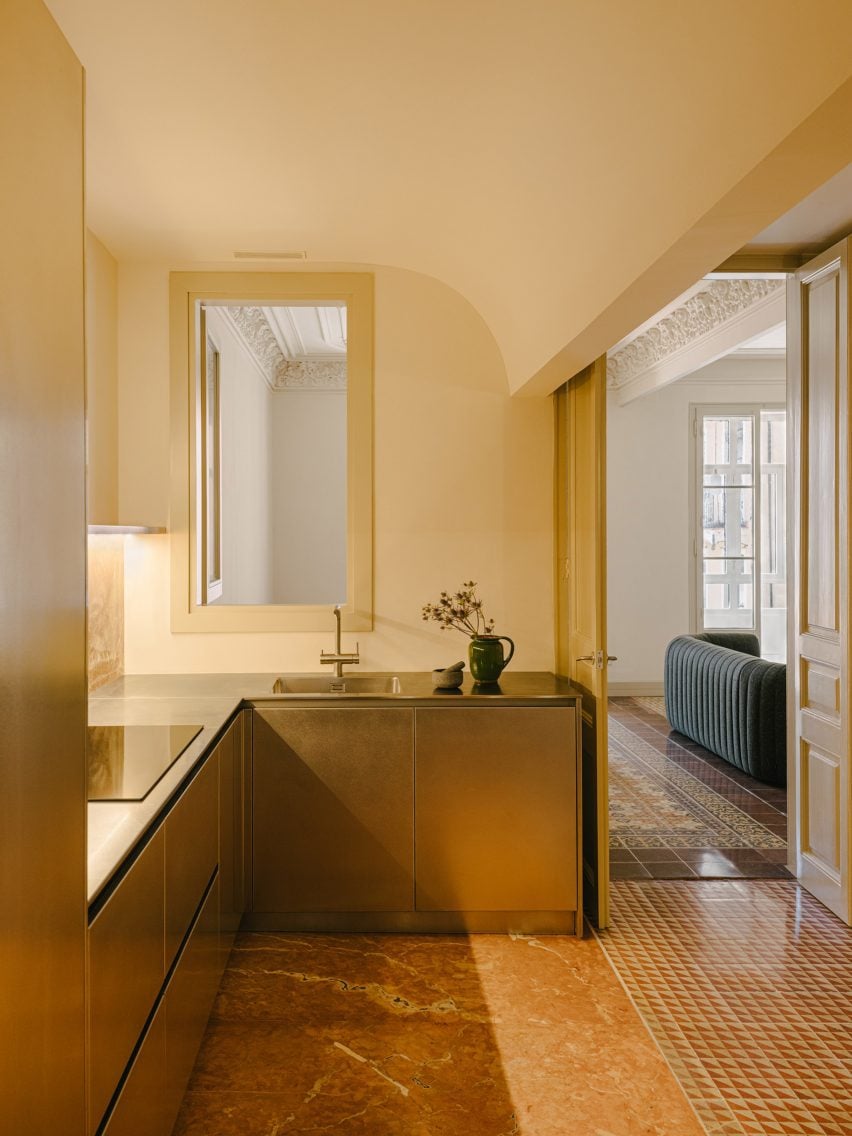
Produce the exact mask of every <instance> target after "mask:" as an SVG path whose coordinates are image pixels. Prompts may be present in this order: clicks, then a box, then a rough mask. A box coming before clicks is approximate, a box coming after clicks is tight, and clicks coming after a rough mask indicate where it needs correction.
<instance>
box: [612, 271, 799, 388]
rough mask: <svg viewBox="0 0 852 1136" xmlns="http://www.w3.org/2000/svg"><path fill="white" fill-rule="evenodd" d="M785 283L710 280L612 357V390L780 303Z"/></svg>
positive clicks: (777, 281)
mask: <svg viewBox="0 0 852 1136" xmlns="http://www.w3.org/2000/svg"><path fill="white" fill-rule="evenodd" d="M783 289H784V281H783V280H745V279H738V280H708V281H706V286H705V287H703V288H702V289H701V291H699V292H697V293H695V294H694V295H692V296H690V297H689V299H687V300H686V301H685V302H684V303H683V304H682V305H680V306H679V307H676V308H674V310H672V311H670V312H669V313H668V314H667V315H665V316H664V317H663V318H662V319H660V320H659V322H658V323H655V324H652V325H651V326H650V327H648V328H647V329H646V330H644V331H643V332H642V334H641V335H638V336H637V337H636V338H635V339H633V340H631V341H630V342H628V343H626V344H625V345H624V346H623V347H620V348H619V349H618V350H617V351H615V352H613V353H612V355H610V356H609V357H608V358H607V376H608V385H609V386H610V387H611V388H612V389H614V390H620V389H621V388H623V387H624V386H626V385H627V384H628V383H635V382H636V381H637V380H638V379H640V378H641V377H643V376H645V375H646V374H648V373H649V372H651V371H653V370H654V369H655V368H658V367H659V366H660V365H661V364H663V363H665V362H667V361H668V360H670V359H672V357H674V356H676V355H678V354H679V353H680V352H684V351H686V350H687V349H688V348H691V347H694V346H695V345H696V344H697V343H698V342H699V341H700V340H702V339H704V338H705V337H707V336H710V335H712V334H714V333H715V332H718V331H719V330H720V329H722V328H724V327H725V326H726V325H727V324H732V323H734V322H735V321H737V320H739V319H740V318H741V317H742V316H743V315H745V314H746V313H747V312H749V311H750V310H751V309H753V308H756V307H759V306H761V305H763V304H764V303H766V302H767V301H768V300H770V299H773V298H775V297H776V296H777V295H778V293H779V292H781V291H783Z"/></svg>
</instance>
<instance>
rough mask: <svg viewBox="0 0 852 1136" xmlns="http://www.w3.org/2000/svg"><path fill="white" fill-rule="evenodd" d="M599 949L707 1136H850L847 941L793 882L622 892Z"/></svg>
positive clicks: (847, 934) (635, 887) (851, 959)
mask: <svg viewBox="0 0 852 1136" xmlns="http://www.w3.org/2000/svg"><path fill="white" fill-rule="evenodd" d="M601 938H602V941H603V943H604V946H605V949H606V950H607V952H608V953H609V955H610V958H611V959H612V962H613V965H614V966H615V967H616V969H617V971H618V973H619V975H620V977H621V978H622V980H623V981H624V982H625V984H626V986H627V988H628V990H629V991H630V993H631V995H632V997H633V998H634V1001H635V1004H636V1005H637V1007H638V1008H639V1010H640V1013H642V1015H643V1017H644V1018H645V1020H646V1024H647V1025H648V1028H649V1029H650V1030H651V1032H652V1034H653V1035H654V1037H655V1038H656V1040H657V1042H658V1044H659V1045H660V1047H661V1049H662V1050H663V1052H664V1053H665V1054H666V1057H667V1058H668V1060H669V1063H670V1065H671V1067H672V1069H673V1070H674V1072H675V1074H676V1075H677V1076H678V1078H679V1080H680V1082H681V1084H682V1085H683V1086H684V1089H685V1091H686V1093H687V1095H688V1096H689V1098H690V1100H691V1102H692V1104H693V1106H694V1107H695V1109H696V1112H697V1114H698V1115H699V1116H700V1117H701V1118H702V1120H703V1121H704V1123H705V1125H706V1127H707V1131H708V1132H711V1133H714V1134H719V1133H724V1134H726V1136H744V1134H745V1133H754V1134H755V1136H757V1134H760V1136H764V1134H767V1133H778V1134H779V1136H805V1134H806V1133H812V1134H816V1136H825V1134H827V1133H839V1134H840V1136H849V1134H850V1133H852V1120H850V1118H852V930H850V928H848V927H846V926H845V925H844V924H842V923H841V922H840V921H839V920H837V919H836V918H835V917H834V916H833V915H831V914H830V913H829V912H828V911H826V910H825V908H823V907H822V906H821V905H820V904H819V903H818V902H817V901H816V900H814V899H813V898H812V897H811V896H809V895H808V894H807V893H805V892H803V891H800V890H799V889H798V887H797V886H796V885H795V883H794V882H792V881H790V882H775V881H761V882H756V881H750V882H745V881H740V882H735V881H713V882H696V883H692V884H689V883H660V884H656V883H651V884H635V883H621V884H616V885H614V887H613V925H612V927H611V929H610V930H609V931H607V932H605V933H604V934H603V935H602V936H601Z"/></svg>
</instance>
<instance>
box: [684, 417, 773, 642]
mask: <svg viewBox="0 0 852 1136" xmlns="http://www.w3.org/2000/svg"><path fill="white" fill-rule="evenodd" d="M693 437H694V439H695V461H696V465H695V468H696V475H697V476H696V487H697V492H696V495H695V510H694V517H695V518H696V523H695V525H694V537H693V559H694V563H695V593H696V597H697V603H696V610H697V615H698V618H697V620H696V623H697V627H698V630H700V631H710V630H717V629H725V630H742V631H752V632H754V634H755V635H757V636H758V638H759V639H760V645H761V653H762V655H763V657H764V658H768V659H774V660H777V661H779V662H783V661H784V660H785V659H786V615H787V610H786V609H787V597H786V525H785V492H784V490H785V468H786V413H785V411H784V410H783V409H781V408H779V407H761V406H738V407H735V408H730V407H712V406H702V407H696V408H694V410H693Z"/></svg>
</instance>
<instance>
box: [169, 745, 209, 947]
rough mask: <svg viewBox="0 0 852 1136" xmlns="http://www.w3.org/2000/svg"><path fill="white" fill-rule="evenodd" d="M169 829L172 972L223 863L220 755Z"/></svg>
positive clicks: (176, 812)
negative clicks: (202, 899)
mask: <svg viewBox="0 0 852 1136" xmlns="http://www.w3.org/2000/svg"><path fill="white" fill-rule="evenodd" d="M164 827H165V831H166V966H167V967H169V966H171V964H172V961H173V959H174V957H175V954H176V953H177V951H178V948H179V947H180V944H181V943H182V942H183V937H184V935H185V934H186V932H187V929H188V927H189V925H190V923H191V922H192V919H193V917H194V915H195V912H196V910H197V909H198V904H199V903H200V901H201V897H202V895H204V889H205V888H206V887H207V883H208V881H209V879H210V877H211V876H212V875H213V872H214V870H215V868H216V865H217V863H218V861H219V759H218V756H217V754H216V751H215V750H214V752H213V753H212V754H211V755H210V757H208V758H207V760H206V762H205V763H204V766H203V767H202V769H201V770H200V772H199V773H198V774H197V775H196V777H195V779H194V780H193V781H192V782H191V783H190V785H189V787H188V788H187V789H186V791H185V792H184V793H183V795H182V796H181V797H180V799H179V800H178V802H177V804H176V805H175V807H174V808H173V809H172V811H171V812H170V813H169V815H168V816H167V817H166V823H165V826H164Z"/></svg>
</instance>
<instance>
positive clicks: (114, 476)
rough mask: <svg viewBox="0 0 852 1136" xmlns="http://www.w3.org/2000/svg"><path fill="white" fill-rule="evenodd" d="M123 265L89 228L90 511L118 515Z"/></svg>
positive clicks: (104, 521)
mask: <svg viewBox="0 0 852 1136" xmlns="http://www.w3.org/2000/svg"><path fill="white" fill-rule="evenodd" d="M117 331H118V265H117V263H116V261H115V258H114V257H113V256H112V254H111V253H110V252H109V250H108V249H107V248H105V247H104V245H103V244H102V243H101V242H100V241H99V240H98V238H97V237H96V236H95V235H94V233H91V232H87V233H86V516H87V518H88V521H89V524H95V525H109V524H115V521H116V518H117V516H118V387H117V373H118V334H117Z"/></svg>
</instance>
